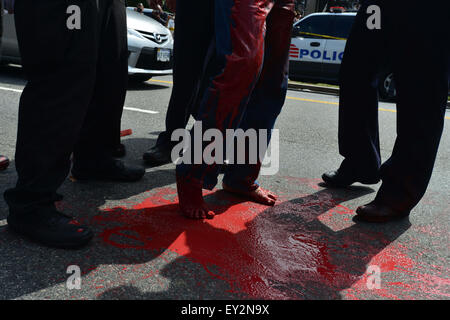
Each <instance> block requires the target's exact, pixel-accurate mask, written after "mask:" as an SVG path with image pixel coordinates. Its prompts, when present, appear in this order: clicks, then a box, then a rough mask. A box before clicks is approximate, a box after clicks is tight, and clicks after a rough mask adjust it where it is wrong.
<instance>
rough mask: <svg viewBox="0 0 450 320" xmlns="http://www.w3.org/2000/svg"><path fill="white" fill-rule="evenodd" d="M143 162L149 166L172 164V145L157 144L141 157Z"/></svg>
mask: <svg viewBox="0 0 450 320" xmlns="http://www.w3.org/2000/svg"><path fill="white" fill-rule="evenodd" d="M143 158H144V161H145V162H146V163H147V164H149V165H151V166H162V165H164V164H167V163H171V162H172V145H169V144H157V145H156V146H154V147H152V148H150V149H149V150H148V151H147V152H145V153H144V155H143Z"/></svg>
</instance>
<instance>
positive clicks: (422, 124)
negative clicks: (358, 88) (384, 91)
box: [377, 4, 450, 212]
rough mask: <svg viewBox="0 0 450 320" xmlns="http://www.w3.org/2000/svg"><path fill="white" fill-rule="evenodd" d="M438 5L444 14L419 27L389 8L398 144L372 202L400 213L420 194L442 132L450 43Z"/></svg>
mask: <svg viewBox="0 0 450 320" xmlns="http://www.w3.org/2000/svg"><path fill="white" fill-rule="evenodd" d="M443 6H444V7H446V8H445V10H444V8H441V9H442V11H440V12H436V14H433V15H430V16H429V17H424V19H423V20H422V23H421V24H417V23H416V21H414V20H413V19H410V18H409V17H410V16H411V15H412V14H413V12H408V11H406V12H405V9H404V7H400V6H399V7H395V8H393V9H392V10H393V11H394V10H396V13H397V14H396V15H394V16H392V19H391V21H390V24H391V25H392V28H390V29H391V30H392V34H393V37H394V38H395V39H394V40H395V41H393V43H396V45H395V49H394V50H393V51H392V54H393V56H394V76H395V81H396V86H397V95H398V97H397V117H398V118H397V139H396V142H395V146H394V149H393V152H392V156H391V157H390V159H389V160H387V161H386V162H385V163H384V164H383V165H382V167H381V178H382V180H383V184H382V186H381V188H380V190H379V192H378V195H377V200H379V201H381V202H384V203H387V204H388V205H390V206H391V207H393V208H394V209H396V210H398V211H400V212H408V211H410V210H411V209H412V208H413V207H414V206H415V205H417V203H418V202H419V201H420V199H421V198H422V197H423V195H424V194H425V191H426V189H427V186H428V183H429V181H430V178H431V174H432V171H433V166H434V162H435V159H436V154H437V151H438V147H439V142H440V138H441V135H442V131H443V126H444V116H445V108H446V103H447V95H448V60H449V51H448V50H449V49H448V43H447V42H446V41H443V39H450V37H449V28H448V23H449V21H450V20H449V18H448V14H449V13H450V8H449V5H448V4H443ZM412 8H414V6H412ZM411 11H413V10H411ZM444 13H445V14H444ZM410 14H411V15H410ZM446 15H447V16H446ZM400 16H403V17H404V18H402V19H399V18H398V17H400ZM445 22H446V23H447V28H444V26H445V25H446V23H445ZM423 25H426V26H427V28H423ZM418 48H422V49H418Z"/></svg>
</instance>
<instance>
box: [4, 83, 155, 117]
mask: <svg viewBox="0 0 450 320" xmlns="http://www.w3.org/2000/svg"><path fill="white" fill-rule="evenodd" d="M0 90H3V91H10V92H17V93H22V92H23V90H21V89H13V88H8V87H0ZM123 109H124V110H127V111H134V112H141V113H147V114H158V113H159V112H158V111H153V110H145V109H138V108H131V107H124V108H123Z"/></svg>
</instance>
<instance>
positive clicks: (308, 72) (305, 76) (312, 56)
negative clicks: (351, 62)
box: [289, 12, 396, 99]
mask: <svg viewBox="0 0 450 320" xmlns="http://www.w3.org/2000/svg"><path fill="white" fill-rule="evenodd" d="M355 17H356V12H348V13H313V14H310V15H308V16H306V17H305V18H303V19H301V20H300V21H298V22H297V23H295V24H294V29H293V34H292V41H291V48H290V52H289V57H290V58H289V64H290V67H289V78H290V79H291V80H299V81H305V80H306V81H315V82H324V83H333V84H337V83H338V82H339V69H340V66H341V62H342V58H343V56H344V50H345V44H346V42H347V38H348V35H349V33H350V30H351V28H352V25H353V22H354V20H355ZM379 92H380V97H381V98H383V99H392V98H394V97H395V95H396V90H395V83H394V79H393V75H392V72H390V71H389V70H388V69H387V68H386V70H382V71H381V73H380V78H379Z"/></svg>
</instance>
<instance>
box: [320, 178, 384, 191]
mask: <svg viewBox="0 0 450 320" xmlns="http://www.w3.org/2000/svg"><path fill="white" fill-rule="evenodd" d="M322 180H323V182H324V183H325V184H326V186H327V187H333V188H347V187H350V186H351V185H352V184H354V183H361V184H366V185H372V184H377V183H379V182H380V181H381V180H380V179H374V180H371V179H368V180H354V181H352V182H349V183H346V184H344V183H335V182H333V181H332V180H329V179H328V178H326V177H325V176H324V175H322Z"/></svg>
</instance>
